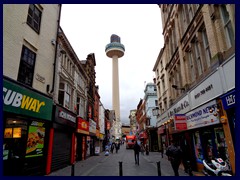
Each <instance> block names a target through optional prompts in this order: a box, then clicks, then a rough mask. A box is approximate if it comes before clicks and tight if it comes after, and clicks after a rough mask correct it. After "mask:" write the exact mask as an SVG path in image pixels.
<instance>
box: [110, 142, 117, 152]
mask: <svg viewBox="0 0 240 180" xmlns="http://www.w3.org/2000/svg"><path fill="white" fill-rule="evenodd" d="M115 146H116V145H115V142H112V144H111V153H112V154H113V151H114V148H115Z"/></svg>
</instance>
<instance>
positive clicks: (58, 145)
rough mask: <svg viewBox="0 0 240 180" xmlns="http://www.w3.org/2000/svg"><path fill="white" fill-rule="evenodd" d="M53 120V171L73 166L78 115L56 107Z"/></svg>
mask: <svg viewBox="0 0 240 180" xmlns="http://www.w3.org/2000/svg"><path fill="white" fill-rule="evenodd" d="M53 119H54V121H53V141H52V161H51V171H55V170H58V169H61V168H64V167H66V166H68V165H70V164H72V163H73V161H74V156H75V153H76V150H75V143H76V139H75V131H76V114H75V113H73V112H71V111H69V110H67V109H66V108H63V107H62V106H59V105H55V106H54V117H53Z"/></svg>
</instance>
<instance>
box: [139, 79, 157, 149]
mask: <svg viewBox="0 0 240 180" xmlns="http://www.w3.org/2000/svg"><path fill="white" fill-rule="evenodd" d="M144 94H145V95H144V98H143V99H144V101H145V112H146V130H145V131H146V133H147V135H148V136H147V137H148V138H147V144H148V147H149V151H158V150H159V148H158V136H157V126H156V123H157V117H156V116H153V109H155V108H156V107H158V100H157V88H156V85H155V84H154V83H147V84H146V87H145V90H144Z"/></svg>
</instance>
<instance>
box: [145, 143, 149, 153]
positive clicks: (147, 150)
mask: <svg viewBox="0 0 240 180" xmlns="http://www.w3.org/2000/svg"><path fill="white" fill-rule="evenodd" d="M145 149H146V155H149V147H148V144H146V148H145Z"/></svg>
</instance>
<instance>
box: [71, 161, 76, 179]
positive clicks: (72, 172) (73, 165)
mask: <svg viewBox="0 0 240 180" xmlns="http://www.w3.org/2000/svg"><path fill="white" fill-rule="evenodd" d="M74 170H75V163H73V164H72V168H71V176H74Z"/></svg>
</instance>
